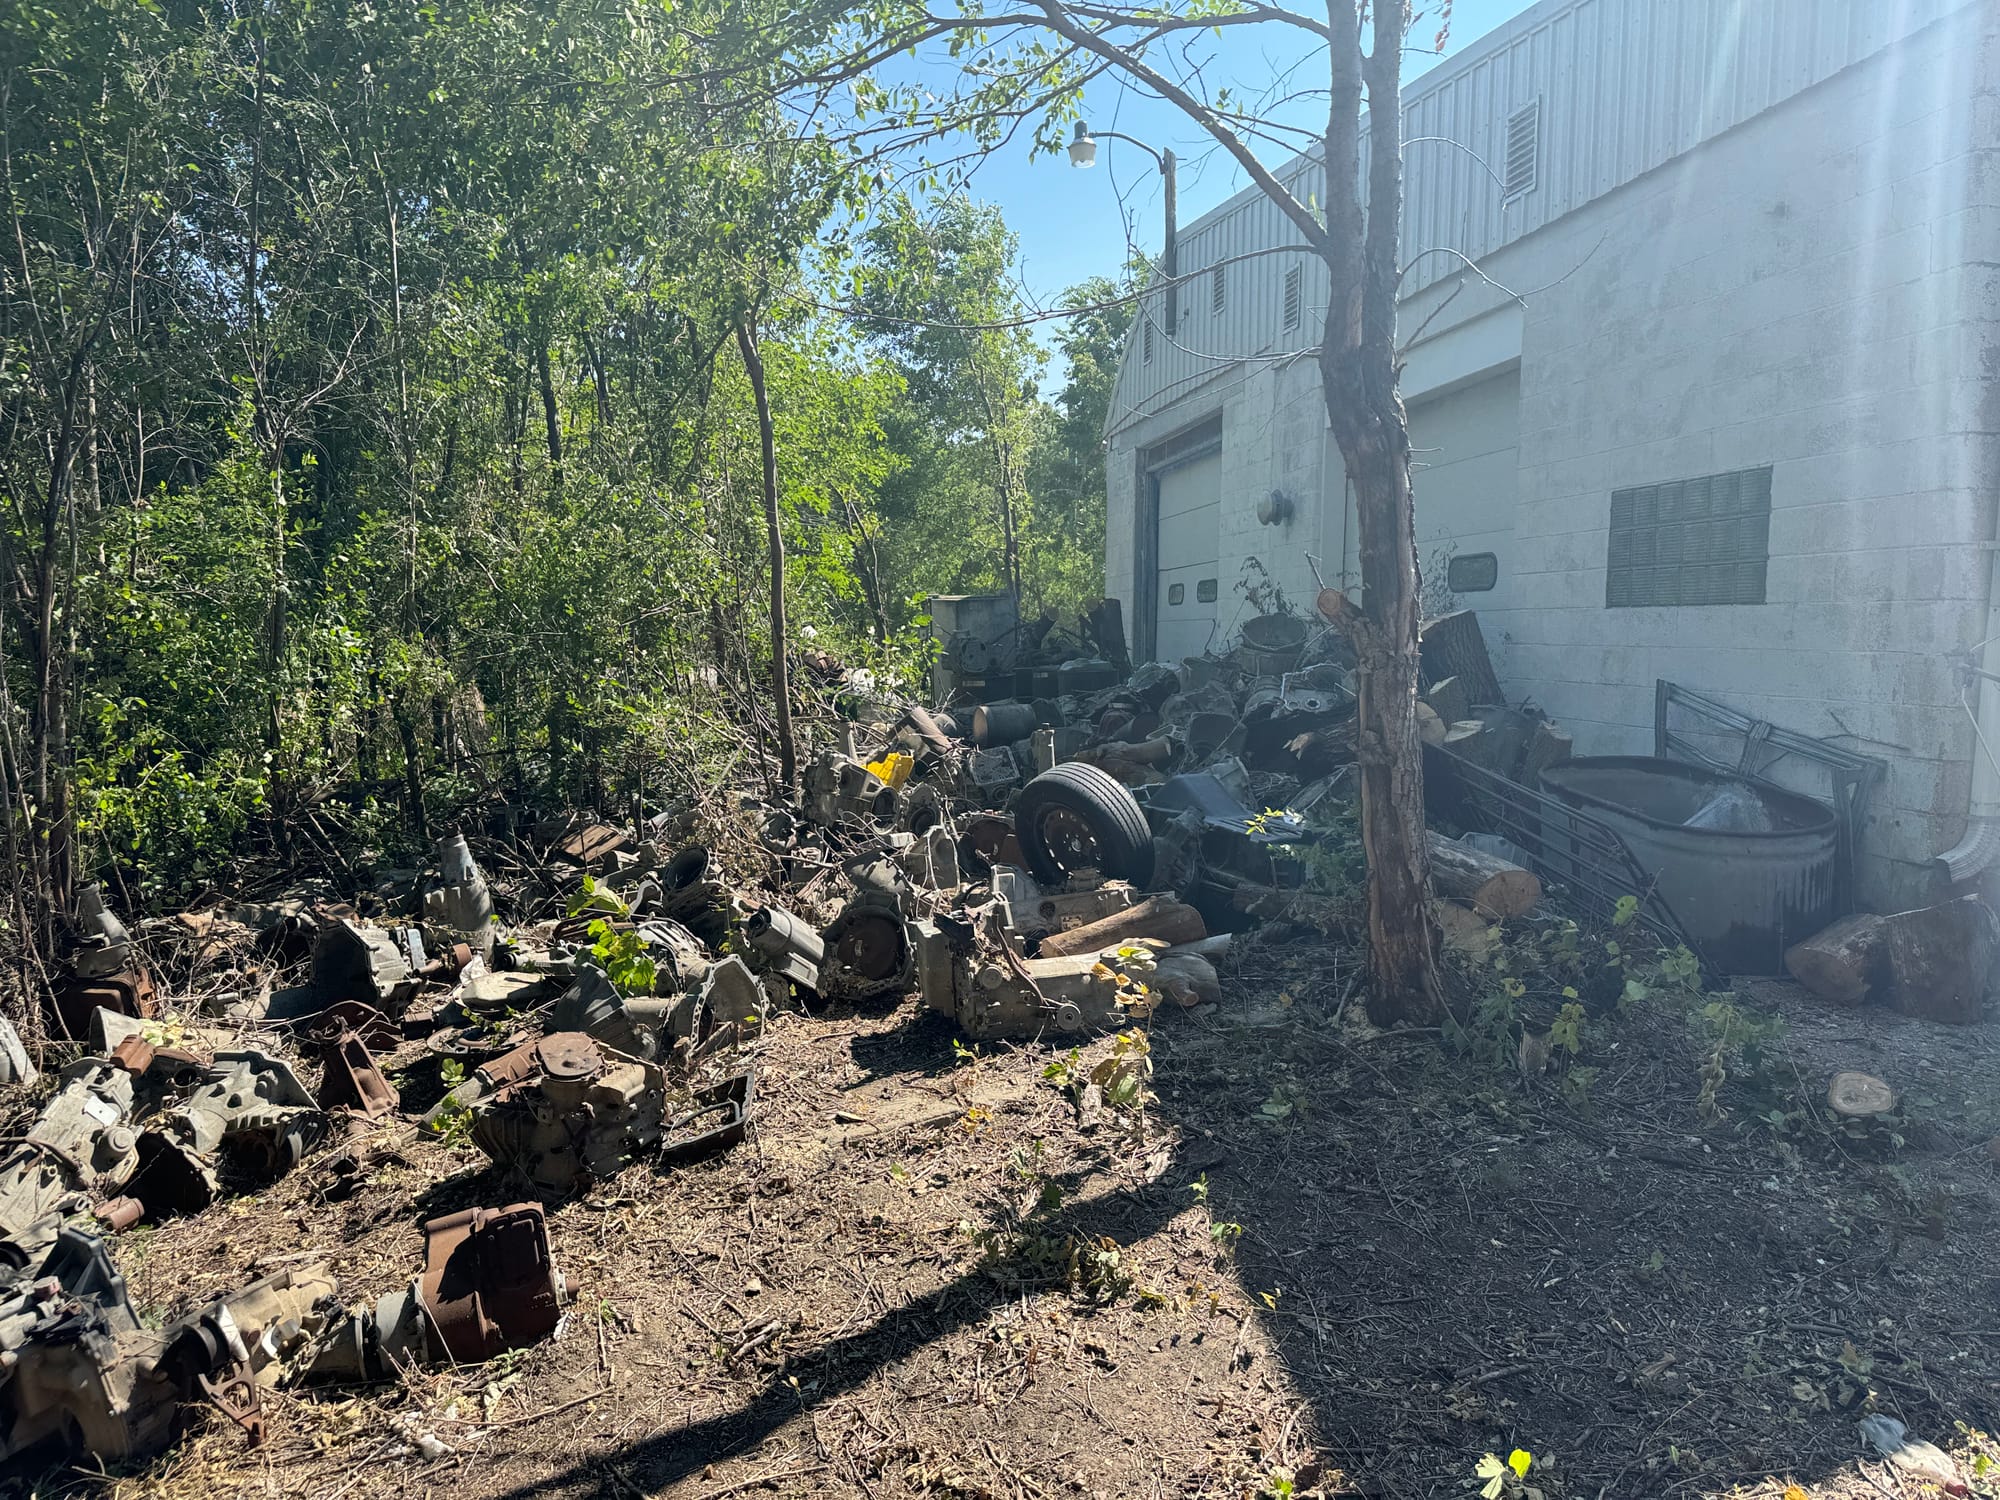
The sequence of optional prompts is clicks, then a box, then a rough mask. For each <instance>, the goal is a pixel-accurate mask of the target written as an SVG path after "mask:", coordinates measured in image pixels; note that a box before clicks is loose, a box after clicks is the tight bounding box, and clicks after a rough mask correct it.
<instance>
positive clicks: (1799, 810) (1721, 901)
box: [1541, 755, 1840, 974]
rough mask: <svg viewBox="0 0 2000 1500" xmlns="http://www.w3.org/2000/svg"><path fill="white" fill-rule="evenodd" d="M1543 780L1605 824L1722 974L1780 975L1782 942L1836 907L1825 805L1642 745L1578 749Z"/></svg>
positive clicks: (1836, 848)
mask: <svg viewBox="0 0 2000 1500" xmlns="http://www.w3.org/2000/svg"><path fill="white" fill-rule="evenodd" d="M1541 782H1542V790H1543V791H1545V792H1546V793H1548V794H1549V795H1550V796H1552V797H1554V798H1556V799H1557V800H1558V801H1560V802H1563V803H1566V804H1567V805H1568V806H1570V807H1573V808H1575V809H1576V810H1577V811H1579V812H1582V813H1586V814H1588V815H1589V816H1591V817H1593V818H1595V819H1597V820H1598V821H1599V822H1601V823H1604V824H1607V825H1608V826H1610V827H1611V828H1613V829H1615V830H1616V831H1617V833H1618V834H1619V836H1620V837H1621V838H1623V839H1624V840H1625V844H1626V846H1627V847H1628V848H1629V849H1630V850H1631V851H1632V856H1633V858H1634V859H1636V860H1637V861H1638V863H1639V868H1640V870H1641V871H1642V872H1643V873H1644V874H1647V875H1650V876H1652V877H1653V878H1654V879H1655V880H1657V881H1658V882H1659V891H1660V895H1661V896H1662V897H1663V898H1665V900H1666V902H1667V904H1668V905H1669V906H1671V907H1672V908H1673V911H1674V915H1675V916H1676V917H1678V918H1679V919H1680V922H1681V925H1682V926H1683V927H1684V928H1685V929H1686V930H1687V934H1688V936H1689V938H1690V939H1692V940H1693V942H1694V944H1695V946H1696V947H1697V948H1699V949H1700V950H1701V955H1702V957H1703V958H1704V959H1706V960H1707V961H1708V963H1709V964H1710V966H1711V967H1713V968H1715V969H1717V970H1720V971H1721V972H1723V973H1725V974H1781V973H1783V972H1784V967H1785V964H1784V955H1785V949H1787V948H1788V947H1790V946H1791V945H1792V944H1793V943H1796V942H1798V941H1800V940H1801V939H1802V938H1808V937H1811V936H1812V935H1813V934H1814V933H1816V932H1818V931H1819V930H1820V929H1821V928H1823V927H1825V926H1826V925H1827V924H1828V923H1829V922H1831V921H1833V920H1834V918H1835V917H1836V916H1838V915H1839V914H1840V913H1839V912H1838V911H1837V910H1836V909H1835V907H1836V902H1837V895H1838V891H1839V880H1838V867H1839V856H1840V839H1839V825H1838V823H1837V822H1836V820H1835V818H1834V813H1833V809H1832V808H1831V807H1828V806H1826V805H1825V804H1824V803H1820V802H1816V801H1814V800H1813V799H1812V798H1810V797H1804V796H1800V795H1799V794H1798V793H1796V792H1788V791H1786V790H1785V789H1784V788H1783V787H1778V786H1773V785H1772V784H1771V783H1769V782H1766V781H1755V780H1751V779H1749V778H1746V777H1742V776H1731V775H1729V774H1727V773H1725V772H1721V771H1711V770H1708V769H1706V768H1705V767H1702V766H1691V765H1687V764H1684V763H1682V762H1680V761H1676V760H1661V759H1658V758H1655V757H1652V756H1643V755H1600V756H1586V757H1583V758H1581V759H1577V760H1571V761H1567V762H1565V763H1563V764H1562V765H1558V766H1550V767H1549V768H1548V769H1547V770H1545V771H1543V772H1542V775H1541Z"/></svg>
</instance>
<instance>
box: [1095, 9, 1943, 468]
mask: <svg viewBox="0 0 2000 1500" xmlns="http://www.w3.org/2000/svg"><path fill="white" fill-rule="evenodd" d="M1964 8H1966V3H1965V0H1545V3H1544V4H1541V5H1537V6H1535V7H1533V8H1532V9H1529V10H1527V11H1524V12H1522V14H1521V15H1519V16H1517V17H1516V18H1515V19H1514V20H1512V21H1510V22H1509V23H1507V24H1506V25H1505V26H1503V27H1501V28H1500V29H1499V30H1498V31H1496V32H1494V33H1493V34H1492V35H1491V36H1488V37H1486V38H1485V39H1483V40H1482V41H1481V42H1479V43H1478V44H1477V45H1476V46H1474V47H1472V48H1471V49H1469V50H1468V51H1466V52H1464V53H1461V54H1460V55H1459V56H1457V57H1455V58H1453V59H1451V60H1450V61H1448V62H1446V63H1443V64H1440V65H1439V66H1438V67H1437V68H1434V69H1433V70H1432V71H1431V72H1430V73H1428V74H1426V75H1425V76H1424V77H1422V78H1420V79H1418V80H1417V81H1416V82H1415V83H1414V84H1412V85H1411V86H1410V88H1409V89H1408V90H1407V91H1406V92H1405V94H1404V100H1403V102H1404V109H1405V124H1404V132H1403V133H1404V137H1405V139H1406V140H1408V141H1411V142H1412V143H1413V144H1411V145H1409V146H1408V147H1407V148H1406V150H1405V153H1404V157H1405V165H1404V197H1405V210H1404V223H1403V246H1404V250H1403V259H1404V261H1405V262H1410V261H1413V260H1414V261H1416V262H1417V264H1416V265H1415V267H1414V268H1413V269H1412V271H1411V273H1410V276H1409V278H1408V281H1407V284H1406V288H1405V290H1406V293H1410V292H1416V291H1419V290H1421V289H1422V288H1423V287H1425V286H1428V285H1430V284H1432V283H1434V282H1437V281H1442V280H1445V279H1446V278H1448V277H1450V276H1452V275H1453V274H1455V273H1456V272H1457V271H1458V270H1459V269H1460V267H1461V262H1460V260H1459V259H1458V256H1456V255H1446V254H1438V253H1431V254H1425V253H1424V252H1426V251H1432V252H1434V251H1437V250H1439V249H1440V248H1446V249H1450V250H1454V251H1457V252H1459V253H1460V254H1462V255H1465V256H1469V257H1471V258H1473V259H1477V258H1479V257H1480V256H1483V255H1488V254H1491V253H1492V252H1493V251H1495V250H1497V249H1499V248H1500V247H1501V246H1503V245H1506V244H1508V243H1510V242H1512V241H1513V240H1516V239H1519V238H1521V237H1522V236H1524V235H1527V234H1530V233H1532V232H1534V231H1535V230H1537V229H1539V228H1541V227H1542V226H1543V225H1545V224H1548V223H1551V222H1552V221H1554V220H1556V219H1559V218H1561V217H1562V216H1563V215H1565V214H1568V213H1572V212H1574V211H1575V210H1577V209H1579V208H1581V207H1582V206H1583V205H1585V204H1586V203H1589V202H1590V201H1591V200H1592V199H1595V198H1599V197H1602V196H1603V195H1604V194H1606V193H1608V192H1611V191H1612V190H1613V189H1614V188H1617V187H1620V186H1622V185H1623V184H1625V183H1627V182H1630V181H1632V180H1633V179H1634V178H1636V177H1638V176H1640V175H1642V174H1643V173H1645V172H1648V171H1651V170H1652V169H1653V168H1655V167H1657V166H1660V165H1662V164H1663V163H1665V162H1668V161H1671V160H1672V159H1673V158H1675V157H1676V156H1680V155H1682V154H1684V153H1685V152H1688V151H1690V150H1692V149H1693V148H1694V147H1695V146H1697V145H1699V144H1700V143H1701V142H1702V141H1705V140H1707V139H1709V138H1710V137H1711V136H1714V135H1718V134H1720V133H1721V132H1722V131H1725V130H1728V129H1729V128H1731V127H1732V126H1735V125H1738V124H1741V123H1742V122H1743V121H1744V120H1747V119H1749V118H1750V117H1751V116H1753V115H1756V114H1760V113H1762V112H1763V111H1764V110H1766V109H1769V108H1771V107H1772V106H1773V105H1776V104H1778V103H1781V102H1782V101H1783V100H1785V99H1787V98H1789V97H1790V96H1791V95H1793V94H1796V93H1798V92H1800V91H1801V90H1803V89H1806V88H1808V87H1810V86H1812V85H1813V84H1815V83H1818V82H1820V81H1822V80H1823V79H1826V78H1829V77H1831V76H1832V75H1833V74H1835V73H1837V72H1839V71H1840V70H1841V69H1843V68H1845V67H1848V66H1851V65H1852V64H1854V63H1856V62H1859V61H1861V60H1862V59H1863V58H1865V57H1868V56H1869V55H1871V54H1873V53H1875V52H1879V51H1881V50H1882V49H1883V48H1885V47H1887V46H1889V45H1891V44H1892V43H1894V42H1896V41H1899V40H1901V39H1902V38H1904V37H1906V36H1909V35H1910V34H1911V33H1913V32H1915V31H1917V30H1918V29H1920V28H1922V27H1924V26H1927V25H1930V24H1931V23H1932V22H1934V21H1937V20H1939V19H1941V18H1942V17H1944V16H1946V15H1949V14H1950V13H1952V12H1953V11H1956V10H1960V9H1964ZM1537 98H1539V99H1540V100H1541V103H1542V108H1541V117H1540V145H1539V151H1540V156H1539V160H1538V161H1537V164H1536V186H1535V187H1534V189H1533V190H1532V191H1530V192H1527V193H1524V194H1522V195H1521V196H1520V197H1518V198H1515V199H1513V200H1511V201H1509V202H1507V203H1504V204H1503V203H1502V201H1501V193H1500V185H1499V184H1498V183H1497V182H1496V181H1495V178H1494V174H1495V173H1499V172H1502V171H1504V165H1505V160H1506V152H1507V120H1508V117H1509V116H1510V115H1512V114H1513V113H1514V111H1516V110H1517V109H1519V108H1520V107H1521V106H1522V105H1524V104H1526V103H1527V102H1529V101H1530V100H1532V99H1537ZM1420 137H1443V138H1444V139H1442V140H1421V139H1419V138H1420ZM1449 142H1459V143H1462V144H1463V145H1464V146H1466V147H1468V148H1469V149H1470V153H1471V154H1468V152H1467V151H1465V150H1460V149H1459V147H1458V146H1457V145H1453V144H1449ZM1474 156H1477V158H1479V159H1478V160H1474V159H1473V158H1474ZM1482 163H1484V164H1482ZM1489 167H1490V170H1489ZM1362 170H1363V173H1364V178H1365V173H1366V170H1367V166H1366V143H1365V141H1364V143H1363V167H1362ZM1280 176H1281V178H1282V179H1283V180H1285V181H1286V182H1287V183H1288V184H1289V185H1292V187H1293V191H1294V192H1295V193H1296V194H1297V195H1298V196H1299V197H1301V198H1302V199H1305V200H1306V201H1315V200H1316V201H1318V202H1320V203H1321V204H1323V203H1324V201H1325V193H1324V191H1323V187H1322V183H1323V174H1322V173H1321V171H1320V168H1319V163H1318V162H1317V161H1316V160H1309V159H1304V158H1301V159H1298V160H1295V161H1293V162H1291V163H1289V164H1288V165H1287V166H1286V167H1285V169H1284V170H1283V171H1282V172H1281V173H1280ZM1298 243H1299V237H1298V233H1297V231H1296V230H1295V229H1294V228H1293V227H1292V225H1291V223H1290V221H1289V220H1287V219H1286V218H1285V217H1284V215H1283V214H1282V213H1280V212H1279V210H1278V208H1277V206H1276V205H1275V204H1273V203H1272V202H1271V201H1270V200H1269V199H1268V198H1266V197H1265V196H1264V195H1263V194H1262V193H1261V192H1259V191H1257V190H1256V189H1254V188H1253V189H1250V190H1248V191H1245V192H1243V193H1239V194H1238V195H1237V196H1236V197H1234V198H1232V199H1230V200H1229V202H1227V203H1225V204H1223V205H1221V206H1220V207H1219V208H1217V209H1215V210H1213V211H1211V212H1210V213H1207V214H1205V215H1203V216H1202V217H1201V218H1199V219H1197V220H1196V221H1195V222H1194V223H1193V224H1191V225H1189V226H1188V227H1187V228H1186V229H1185V230H1183V231H1182V234H1181V240H1180V263H1181V270H1182V272H1183V274H1187V273H1190V272H1198V271H1200V270H1202V269H1203V268H1205V267H1207V266H1211V265H1213V264H1215V262H1216V261H1217V260H1220V259H1226V258H1229V257H1232V256H1239V255H1245V254H1248V253H1250V252H1252V251H1255V250H1259V249H1263V248H1266V247H1271V246H1277V245H1287V244H1298ZM1419 257H1421V259H1419ZM1300 264H1303V265H1304V267H1305V280H1304V290H1305V316H1304V319H1303V321H1302V325H1301V327H1300V328H1299V329H1297V330H1294V331H1292V332H1290V333H1287V332H1285V331H1284V330H1283V327H1282V320H1283V310H1282V302H1283V287H1284V273H1285V271H1286V270H1287V269H1288V268H1289V267H1291V266H1293V265H1300ZM1325 306H1326V277H1325V272H1324V267H1322V266H1321V265H1320V264H1319V262H1318V261H1317V259H1316V258H1314V257H1311V256H1308V255H1306V254H1304V253H1303V252H1301V253H1300V254H1299V255H1297V256H1296V257H1294V256H1292V255H1289V254H1277V255H1263V256H1258V257H1256V258H1255V259H1252V260H1247V261H1242V262H1239V263H1238V264H1235V265H1232V266H1231V267H1230V270H1229V298H1228V305H1227V306H1226V307H1225V308H1224V310H1223V311H1222V312H1221V313H1215V312H1213V311H1211V309H1210V307H1209V303H1208V299H1207V298H1206V297H1205V296H1199V295H1196V294H1194V293H1190V292H1183V294H1182V297H1181V327H1180V329H1179V331H1178V334H1177V335H1176V336H1175V337H1172V338H1168V337H1162V336H1159V335H1163V334H1165V333H1166V332H1167V330H1166V329H1165V328H1164V327H1161V326H1159V325H1158V324H1157V323H1156V328H1157V329H1158V333H1157V334H1156V337H1155V339H1154V353H1153V358H1152V360H1151V362H1150V363H1147V362H1143V361H1141V359H1140V357H1139V351H1138V339H1137V329H1136V325H1135V331H1134V338H1133V340H1132V341H1131V342H1130V343H1129V344H1128V345H1127V348H1126V357H1125V362H1124V367H1123V368H1122V369H1121V371H1120V374H1119V383H1118V391H1117V395H1116V397H1115V399H1114V401H1113V403H1112V412H1111V420H1110V423H1109V435H1112V436H1115V435H1116V433H1117V432H1118V430H1119V429H1120V427H1121V426H1122V425H1123V424H1125V423H1127V422H1129V421H1132V420H1136V419H1137V418H1139V417H1143V416H1144V415H1146V414H1148V413H1150V412H1153V411H1157V410H1159V409H1161V408H1162V407H1164V406H1167V405H1169V404H1171V403H1172V402H1173V401H1174V400H1176V399H1178V398H1179V397H1180V396H1182V395H1183V394H1185V393H1186V392H1188V391H1189V390H1192V389H1193V388H1194V387H1196V386H1197V385H1199V384H1200V383H1201V381H1202V380H1204V379H1205V378H1208V377H1210V376H1212V375H1214V374H1215V373H1216V372H1217V371H1218V370H1221V369H1226V368H1228V367H1229V366H1231V365H1232V364H1234V363H1235V362H1237V361H1240V360H1244V359H1249V358H1253V357H1258V356H1269V357H1282V356H1283V355H1285V354H1286V353H1290V352H1294V351H1297V350H1301V349H1304V348H1305V347H1307V346H1309V345H1311V344H1313V343H1316V342H1317V333H1316V330H1317V327H1318V322H1319V319H1320V317H1321V316H1322V315H1323V314H1324V311H1325ZM1142 311H1143V312H1144V314H1145V315H1146V316H1148V317H1151V318H1153V319H1155V320H1157V319H1159V318H1160V317H1161V316H1162V314H1163V311H1164V309H1163V308H1162V307H1161V306H1160V302H1159V299H1157V298H1154V299H1148V301H1147V302H1146V304H1144V307H1143V309H1142Z"/></svg>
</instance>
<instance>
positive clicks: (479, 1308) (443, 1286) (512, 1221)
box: [417, 1203, 573, 1364]
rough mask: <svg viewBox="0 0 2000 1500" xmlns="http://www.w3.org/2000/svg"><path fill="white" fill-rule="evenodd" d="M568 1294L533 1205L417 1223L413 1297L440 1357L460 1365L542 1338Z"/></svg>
mask: <svg viewBox="0 0 2000 1500" xmlns="http://www.w3.org/2000/svg"><path fill="white" fill-rule="evenodd" d="M571 1295H573V1293H572V1290H571V1288H570V1287H569V1285H568V1283H567V1282H566V1281H565V1280H564V1278H563V1277H562V1276H561V1275H559V1274H558V1273H557V1271H556V1268H555V1262H554V1258H553V1256H552V1255H551V1252H550V1249H549V1228H548V1223H547V1221H546V1220H545V1219H544V1218H543V1216H542V1209H541V1205H540V1204H537V1203H513V1204H509V1205H508V1206H507V1207H505V1208H468V1209H465V1210H463V1211H462V1212H459V1213H455V1214H446V1215H445V1216H444V1217H442V1218H437V1219H432V1220H430V1221H429V1222H428V1223H426V1224H425V1225H424V1270H423V1274H422V1275H421V1276H419V1277H418V1278H417V1296H418V1298H419V1300H420V1301H421V1302H422V1304H423V1309H424V1311H425V1313H426V1314H428V1315H429V1317H430V1322H431V1328H432V1330H433V1332H434V1333H435V1334H436V1336H437V1339H438V1342H439V1343H441V1344H442V1345H443V1346H444V1352H445V1353H447V1354H449V1355H450V1356H451V1358H453V1359H455V1360H458V1361H460V1362H461V1363H465V1364H477V1363H480V1362H482V1361H484V1360H489V1359H491V1358H493V1356H494V1355H496V1354H500V1353H502V1352H504V1351H506V1350H508V1349H518V1348H521V1347H523V1346H524V1345H527V1344H532V1343H534V1342H535V1341H536V1340H538V1339H544V1338H547V1337H548V1336H549V1335H550V1334H551V1333H553V1332H555V1328H556V1324H557V1323H558V1322H560V1321H561V1319H562V1309H563V1304H564V1303H565V1302H567V1301H568V1300H569V1299H570V1297H571Z"/></svg>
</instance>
